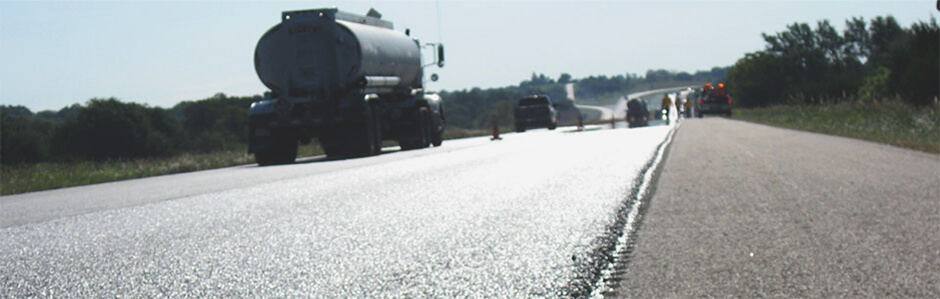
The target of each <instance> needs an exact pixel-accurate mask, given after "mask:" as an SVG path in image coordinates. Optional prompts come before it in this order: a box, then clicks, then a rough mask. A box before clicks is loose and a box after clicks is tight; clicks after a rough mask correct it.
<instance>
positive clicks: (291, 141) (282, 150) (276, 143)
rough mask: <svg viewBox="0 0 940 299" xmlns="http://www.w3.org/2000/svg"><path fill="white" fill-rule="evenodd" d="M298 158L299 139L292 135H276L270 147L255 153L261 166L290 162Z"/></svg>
mask: <svg viewBox="0 0 940 299" xmlns="http://www.w3.org/2000/svg"><path fill="white" fill-rule="evenodd" d="M295 158H297V139H296V138H293V137H291V136H274V140H273V141H272V145H271V147H270V148H267V149H264V150H261V151H258V152H257V153H255V161H257V162H258V165H259V166H268V165H278V164H290V163H294V159H295Z"/></svg>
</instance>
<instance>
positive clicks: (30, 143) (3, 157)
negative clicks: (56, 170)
mask: <svg viewBox="0 0 940 299" xmlns="http://www.w3.org/2000/svg"><path fill="white" fill-rule="evenodd" d="M54 129H55V124H53V123H52V122H49V121H45V120H42V119H38V118H35V117H33V113H32V112H31V111H29V109H27V108H26V107H23V106H0V163H2V164H8V165H9V164H20V163H35V162H40V161H43V160H45V159H48V158H49V140H50V135H51V132H52V131H53V130H54Z"/></svg>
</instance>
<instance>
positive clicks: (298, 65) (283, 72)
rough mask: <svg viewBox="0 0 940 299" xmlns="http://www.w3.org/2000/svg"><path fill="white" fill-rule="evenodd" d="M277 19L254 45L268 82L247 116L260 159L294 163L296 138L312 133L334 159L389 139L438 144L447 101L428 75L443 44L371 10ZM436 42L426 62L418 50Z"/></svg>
mask: <svg viewBox="0 0 940 299" xmlns="http://www.w3.org/2000/svg"><path fill="white" fill-rule="evenodd" d="M279 20H280V22H279V23H278V24H276V25H274V27H272V28H271V29H270V30H268V31H267V32H266V33H265V34H264V35H263V36H262V37H261V39H260V40H259V41H258V44H257V46H256V48H255V56H254V65H255V71H256V72H257V73H258V77H259V78H260V79H261V82H263V83H264V85H265V86H267V87H268V88H269V89H270V91H269V92H266V93H265V96H264V99H263V100H261V101H258V102H254V103H252V104H251V108H250V110H249V116H248V118H249V119H248V132H249V136H248V153H252V154H254V155H255V159H256V160H257V161H258V164H259V165H270V164H286V163H293V162H294V158H295V157H296V155H297V146H298V143H309V142H311V141H312V139H313V138H317V139H318V141H319V143H320V146H321V147H323V150H324V151H325V152H326V155H327V156H329V157H335V156H340V157H350V156H352V157H355V156H368V155H375V154H378V153H380V152H381V150H382V141H383V140H395V141H398V144H399V145H401V148H402V149H404V150H408V149H418V148H426V147H428V146H430V145H434V146H438V145H440V144H441V139H442V136H441V135H442V133H443V127H444V119H443V104H442V101H441V98H440V96H437V95H435V94H430V93H427V92H426V90H425V89H424V76H423V74H424V68H425V67H428V66H432V65H437V66H439V67H443V66H444V48H443V46H442V45H439V44H437V45H435V44H428V43H421V42H419V41H418V40H417V39H415V38H413V37H411V36H409V33H408V31H407V30H406V31H405V32H404V33H403V32H398V31H395V30H393V25H392V22H389V21H386V20H383V19H381V14H379V13H378V12H375V11H370V12H369V14H368V15H365V16H363V15H355V14H351V13H346V12H342V11H338V10H337V9H336V8H327V9H314V10H300V11H285V12H282V13H281V15H280V18H279ZM434 46H436V49H435V50H436V51H435V52H434V61H433V62H431V63H428V64H423V63H422V61H421V60H422V55H421V50H422V48H424V47H434ZM436 79H437V74H433V75H431V80H432V81H434V80H436Z"/></svg>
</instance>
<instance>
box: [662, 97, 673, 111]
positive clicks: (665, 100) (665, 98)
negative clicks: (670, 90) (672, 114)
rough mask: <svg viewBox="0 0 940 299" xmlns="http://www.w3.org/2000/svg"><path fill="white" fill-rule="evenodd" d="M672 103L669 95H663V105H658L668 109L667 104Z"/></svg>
mask: <svg viewBox="0 0 940 299" xmlns="http://www.w3.org/2000/svg"><path fill="white" fill-rule="evenodd" d="M670 105H672V99H670V98H669V95H668V94H667V95H664V96H663V105H662V106H660V107H661V108H660V109H669V106H670Z"/></svg>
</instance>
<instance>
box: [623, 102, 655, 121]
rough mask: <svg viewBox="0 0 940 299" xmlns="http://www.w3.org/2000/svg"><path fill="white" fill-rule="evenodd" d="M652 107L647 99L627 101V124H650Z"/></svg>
mask: <svg viewBox="0 0 940 299" xmlns="http://www.w3.org/2000/svg"><path fill="white" fill-rule="evenodd" d="M649 121H650V109H649V105H648V104H647V103H646V101H645V100H641V99H632V100H630V101H629V102H627V124H628V125H629V127H631V128H635V127H645V126H648V125H649Z"/></svg>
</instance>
